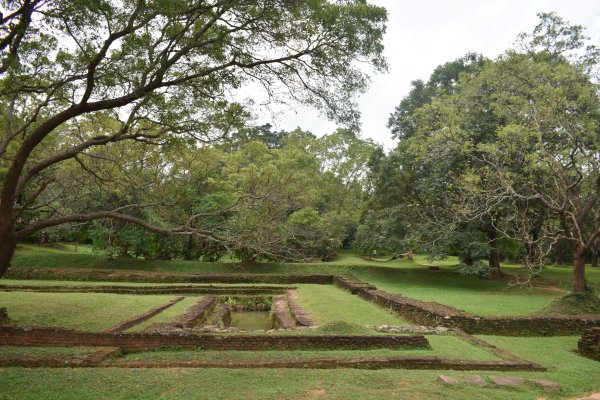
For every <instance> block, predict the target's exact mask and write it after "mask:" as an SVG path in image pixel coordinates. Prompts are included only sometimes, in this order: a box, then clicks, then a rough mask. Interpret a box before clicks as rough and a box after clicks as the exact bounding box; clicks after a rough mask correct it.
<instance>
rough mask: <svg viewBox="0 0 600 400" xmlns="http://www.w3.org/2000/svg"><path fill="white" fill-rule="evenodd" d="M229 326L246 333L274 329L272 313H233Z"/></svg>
mask: <svg viewBox="0 0 600 400" xmlns="http://www.w3.org/2000/svg"><path fill="white" fill-rule="evenodd" d="M229 326H233V327H235V328H238V329H243V330H245V331H263V330H268V329H271V328H272V327H273V322H272V321H271V311H232V312H231V323H230V324H229Z"/></svg>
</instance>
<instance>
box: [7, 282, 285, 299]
mask: <svg viewBox="0 0 600 400" xmlns="http://www.w3.org/2000/svg"><path fill="white" fill-rule="evenodd" d="M1 283H2V281H0V291H4V292H43V293H115V294H136V295H137V294H148V295H155V294H180V295H197V294H214V295H246V296H248V295H250V296H252V295H254V296H267V295H273V294H284V293H285V292H286V290H290V289H295V288H294V287H290V286H213V285H207V286H192V285H185V286H179V285H177V286H116V285H98V286H78V285H57V286H55V285H2V284H1Z"/></svg>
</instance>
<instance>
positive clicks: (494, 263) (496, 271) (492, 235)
mask: <svg viewBox="0 0 600 400" xmlns="http://www.w3.org/2000/svg"><path fill="white" fill-rule="evenodd" d="M487 234H488V239H489V245H490V259H489V261H488V265H489V267H490V276H491V277H492V278H493V279H498V278H500V277H501V276H502V271H500V254H498V244H497V242H496V239H497V234H496V230H495V229H490V230H488V232H487Z"/></svg>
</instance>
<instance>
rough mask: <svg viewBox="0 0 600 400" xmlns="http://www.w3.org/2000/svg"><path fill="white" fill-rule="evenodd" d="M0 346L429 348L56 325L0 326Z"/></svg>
mask: <svg viewBox="0 0 600 400" xmlns="http://www.w3.org/2000/svg"><path fill="white" fill-rule="evenodd" d="M0 345H5V346H92V347H103V346H107V347H120V348H121V349H122V350H123V351H124V352H135V351H146V350H154V349H160V348H172V347H179V348H192V349H193V348H202V349H210V350H315V349H327V350H364V349H381V348H385V349H410V348H429V342H428V341H427V339H426V338H425V336H422V335H406V336H391V335H390V336H387V335H385V336H384V335H381V336H341V335H330V336H308V335H307V336H302V335H289V336H288V335H285V336H277V335H227V336H219V335H204V334H203V335H197V334H193V333H186V332H180V333H177V334H169V335H165V334H160V333H108V332H78V331H74V330H69V329H58V328H30V327H13V326H1V327H0Z"/></svg>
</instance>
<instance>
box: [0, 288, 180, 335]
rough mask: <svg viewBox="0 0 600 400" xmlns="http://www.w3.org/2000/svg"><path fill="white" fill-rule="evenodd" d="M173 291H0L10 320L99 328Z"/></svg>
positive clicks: (153, 304)
mask: <svg viewBox="0 0 600 400" xmlns="http://www.w3.org/2000/svg"><path fill="white" fill-rule="evenodd" d="M174 297H175V296H173V295H144V296H136V295H117V294H104V293H33V292H0V304H2V306H3V307H6V308H7V309H8V314H9V317H10V320H11V323H13V324H15V325H27V326H60V327H65V328H72V329H77V330H83V331H102V330H105V329H108V328H110V327H111V326H113V325H116V324H117V323H119V322H122V321H125V320H127V319H129V318H132V317H134V316H136V315H140V314H143V313H145V312H146V311H148V310H150V309H151V308H154V307H158V306H161V305H163V304H165V303H167V302H168V301H169V300H171V299H173V298H174Z"/></svg>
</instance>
